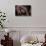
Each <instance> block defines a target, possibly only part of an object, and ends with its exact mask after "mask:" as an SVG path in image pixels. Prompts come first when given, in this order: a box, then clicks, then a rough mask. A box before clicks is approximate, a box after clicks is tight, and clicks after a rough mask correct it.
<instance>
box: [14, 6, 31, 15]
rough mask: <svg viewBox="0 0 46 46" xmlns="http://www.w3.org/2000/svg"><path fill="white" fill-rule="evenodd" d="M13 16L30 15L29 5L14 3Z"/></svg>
mask: <svg viewBox="0 0 46 46" xmlns="http://www.w3.org/2000/svg"><path fill="white" fill-rule="evenodd" d="M15 16H31V5H16V6H15Z"/></svg>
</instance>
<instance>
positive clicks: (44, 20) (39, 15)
mask: <svg viewBox="0 0 46 46" xmlns="http://www.w3.org/2000/svg"><path fill="white" fill-rule="evenodd" d="M23 4H24V5H26V4H27V5H31V6H32V16H30V17H29V16H28V17H27V16H26V17H24V16H18V17H17V16H15V5H23ZM0 10H2V11H4V12H6V15H7V20H8V22H7V23H6V24H5V25H6V27H46V0H0Z"/></svg>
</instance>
